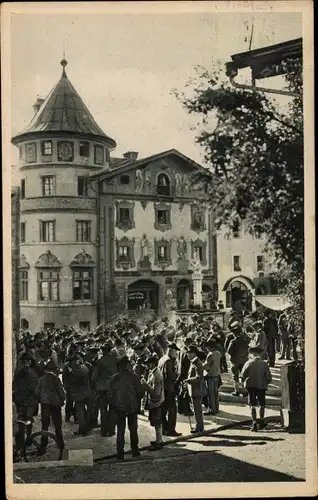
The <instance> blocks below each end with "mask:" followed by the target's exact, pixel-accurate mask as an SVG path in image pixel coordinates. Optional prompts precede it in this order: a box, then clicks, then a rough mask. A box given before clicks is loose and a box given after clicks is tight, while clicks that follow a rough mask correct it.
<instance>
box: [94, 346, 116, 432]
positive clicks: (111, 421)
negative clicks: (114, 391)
mask: <svg viewBox="0 0 318 500" xmlns="http://www.w3.org/2000/svg"><path fill="white" fill-rule="evenodd" d="M111 349H112V343H111V342H106V343H105V344H104V345H103V347H102V353H103V355H102V357H101V358H100V359H99V360H98V361H97V363H96V366H95V368H94V369H93V375H92V381H93V384H94V387H95V390H96V392H97V397H98V403H99V408H100V413H101V436H102V437H106V436H113V435H114V434H115V418H114V415H113V412H112V411H111V408H110V400H109V385H110V380H111V378H112V376H113V375H115V373H117V362H116V359H115V358H114V357H113V356H112V355H111V354H110V352H111Z"/></svg>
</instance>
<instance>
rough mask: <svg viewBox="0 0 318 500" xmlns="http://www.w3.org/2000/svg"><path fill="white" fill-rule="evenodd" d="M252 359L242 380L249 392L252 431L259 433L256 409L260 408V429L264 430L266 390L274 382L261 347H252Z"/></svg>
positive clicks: (244, 368) (242, 373)
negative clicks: (263, 357)
mask: <svg viewBox="0 0 318 500" xmlns="http://www.w3.org/2000/svg"><path fill="white" fill-rule="evenodd" d="M249 353H250V355H251V357H250V359H249V360H248V361H246V363H245V364H244V366H243V369H242V372H241V380H242V382H243V383H244V387H245V388H246V389H247V392H248V404H249V406H250V407H251V413H252V420H253V425H252V428H251V431H253V432H256V431H257V420H256V407H257V406H258V405H259V406H260V415H259V416H260V423H259V428H260V429H264V427H266V422H265V421H264V416H265V405H266V404H265V403H266V401H265V399H266V390H267V387H268V385H269V384H270V383H271V381H272V375H271V372H270V370H269V367H268V364H267V362H266V361H265V360H263V359H261V358H262V353H263V350H262V349H261V348H260V347H250V348H249Z"/></svg>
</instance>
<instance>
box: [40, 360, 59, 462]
mask: <svg viewBox="0 0 318 500" xmlns="http://www.w3.org/2000/svg"><path fill="white" fill-rule="evenodd" d="M45 365H46V366H45V372H44V375H43V376H42V377H41V378H40V379H39V382H38V386H37V389H36V394H37V396H38V398H39V402H40V404H41V421H42V431H47V430H48V429H49V425H50V420H51V418H52V421H53V425H54V429H55V435H56V441H57V444H58V447H59V449H60V451H62V450H63V449H64V439H63V432H62V410H61V408H62V406H64V403H65V391H64V388H63V386H62V382H61V381H60V379H59V376H58V369H57V368H56V365H55V363H54V361H52V359H50V358H48V360H47V362H46V364H45ZM47 444H48V438H47V436H42V437H41V445H40V449H39V453H40V454H44V453H45V451H46V447H47Z"/></svg>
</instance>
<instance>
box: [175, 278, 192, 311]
mask: <svg viewBox="0 0 318 500" xmlns="http://www.w3.org/2000/svg"><path fill="white" fill-rule="evenodd" d="M192 288H193V287H192V283H191V282H190V281H188V280H180V281H179V283H178V285H177V307H178V309H179V310H182V309H189V307H190V303H191V300H192V295H193V290H192Z"/></svg>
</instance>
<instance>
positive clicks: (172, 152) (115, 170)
mask: <svg viewBox="0 0 318 500" xmlns="http://www.w3.org/2000/svg"><path fill="white" fill-rule="evenodd" d="M167 156H177V157H178V158H180V159H182V160H184V161H185V162H186V163H188V164H189V165H191V166H192V167H193V169H197V170H201V171H202V172H205V173H207V172H208V171H207V169H205V168H204V167H203V166H202V165H199V163H196V162H195V161H194V160H192V159H191V158H189V157H188V156H185V155H184V154H182V153H180V151H177V150H176V149H169V150H168V151H163V152H162V153H157V154H154V155H151V156H146V157H145V158H140V160H134V161H128V162H125V163H124V164H123V165H121V164H119V165H118V166H116V167H115V166H113V167H112V168H111V170H108V171H107V172H105V171H104V172H102V171H99V172H96V173H91V174H90V175H89V177H103V178H104V177H105V178H108V177H112V176H114V175H118V174H119V173H125V172H127V171H129V170H133V169H135V168H140V167H143V166H145V165H147V164H148V163H151V162H154V161H157V160H160V159H162V158H165V157H167Z"/></svg>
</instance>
